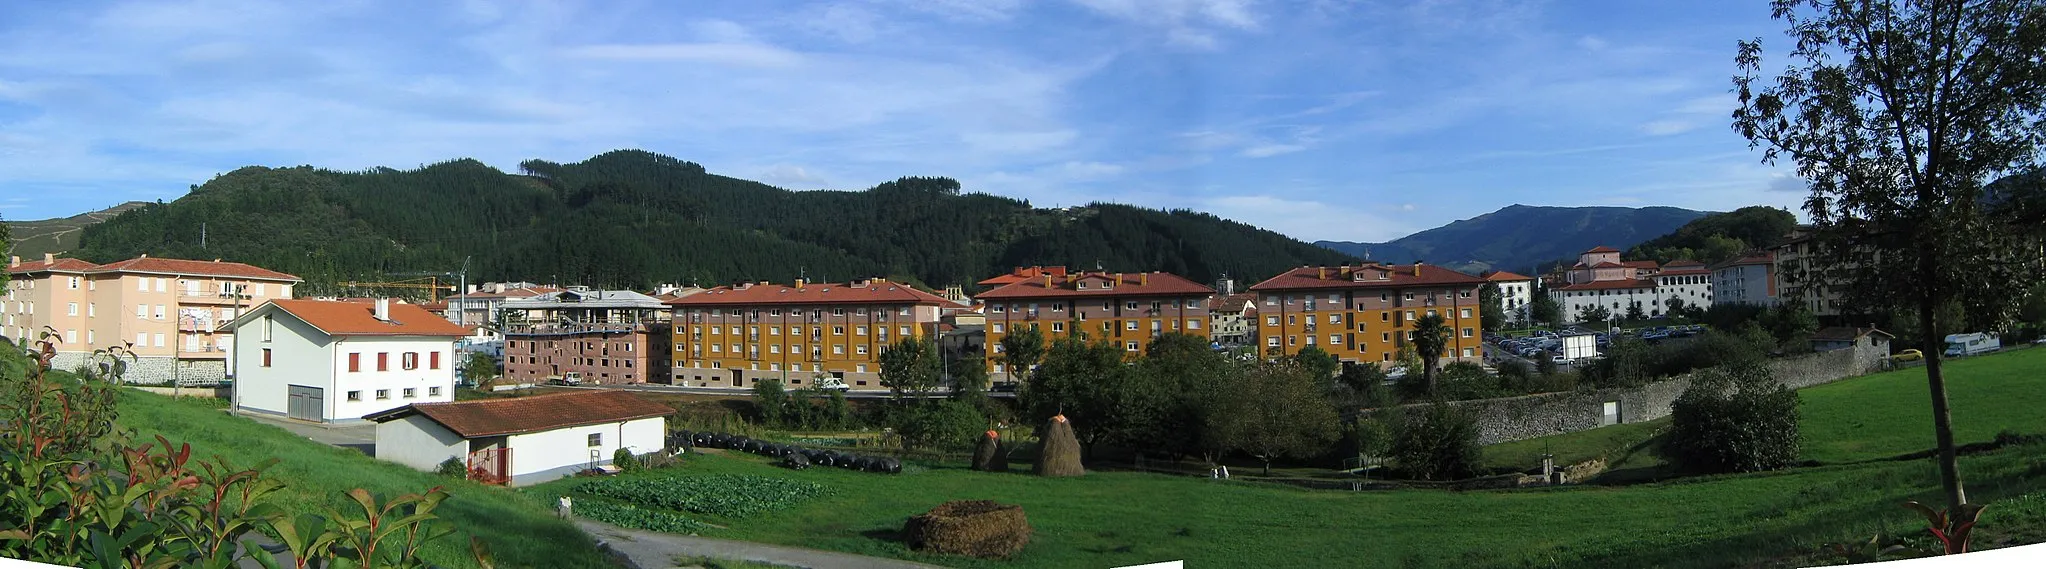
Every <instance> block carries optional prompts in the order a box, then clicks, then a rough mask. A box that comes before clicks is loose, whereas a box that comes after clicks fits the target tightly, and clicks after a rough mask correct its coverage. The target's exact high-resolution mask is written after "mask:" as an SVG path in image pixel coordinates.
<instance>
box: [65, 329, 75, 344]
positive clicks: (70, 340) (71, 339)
mask: <svg viewBox="0 0 2046 569" xmlns="http://www.w3.org/2000/svg"><path fill="white" fill-rule="evenodd" d="M64 343H66V344H76V343H78V331H77V330H65V331H64Z"/></svg>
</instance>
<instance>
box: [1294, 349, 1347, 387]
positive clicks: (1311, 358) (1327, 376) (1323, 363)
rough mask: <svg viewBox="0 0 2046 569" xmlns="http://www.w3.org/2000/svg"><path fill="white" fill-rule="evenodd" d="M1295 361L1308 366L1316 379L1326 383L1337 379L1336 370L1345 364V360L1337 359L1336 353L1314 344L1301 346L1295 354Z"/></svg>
mask: <svg viewBox="0 0 2046 569" xmlns="http://www.w3.org/2000/svg"><path fill="white" fill-rule="evenodd" d="M1293 361H1295V362H1298V363H1299V364H1300V367H1302V368H1306V369H1307V371H1308V372H1310V373H1312V374H1313V375H1314V377H1315V378H1316V379H1319V380H1321V381H1322V382H1324V383H1326V382H1328V381H1329V380H1333V379H1335V376H1336V372H1337V371H1339V370H1340V369H1341V368H1342V365H1343V361H1342V360H1339V359H1336V356H1335V355H1334V354H1330V353H1328V352H1326V351H1323V350H1322V349H1321V347H1320V346H1312V345H1310V346H1307V347H1304V348H1300V351H1299V352H1298V353H1295V354H1293Z"/></svg>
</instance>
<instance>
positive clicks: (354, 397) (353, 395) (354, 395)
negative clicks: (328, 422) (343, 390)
mask: <svg viewBox="0 0 2046 569" xmlns="http://www.w3.org/2000/svg"><path fill="white" fill-rule="evenodd" d="M348 400H349V401H361V400H362V392H360V391H350V392H348Z"/></svg>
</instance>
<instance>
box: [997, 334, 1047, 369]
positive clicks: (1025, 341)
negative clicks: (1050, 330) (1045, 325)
mask: <svg viewBox="0 0 2046 569" xmlns="http://www.w3.org/2000/svg"><path fill="white" fill-rule="evenodd" d="M1001 345H1002V369H1005V370H1008V374H1009V380H1010V381H1012V382H1015V381H1027V380H1029V379H1030V373H1031V372H1030V370H1032V369H1035V368H1036V367H1037V364H1038V362H1039V361H1042V360H1043V359H1044V332H1043V331H1042V330H1038V329H1037V325H1036V324H1031V325H1029V326H1024V327H1022V328H1020V329H1011V330H1010V331H1009V334H1008V335H1005V336H1002V341H1001Z"/></svg>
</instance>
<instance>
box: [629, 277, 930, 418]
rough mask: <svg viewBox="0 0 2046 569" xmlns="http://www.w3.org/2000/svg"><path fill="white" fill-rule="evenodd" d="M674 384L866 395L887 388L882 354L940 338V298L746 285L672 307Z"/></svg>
mask: <svg viewBox="0 0 2046 569" xmlns="http://www.w3.org/2000/svg"><path fill="white" fill-rule="evenodd" d="M668 306H669V307H670V308H672V309H673V310H674V321H673V330H674V340H673V344H674V362H675V363H674V368H673V374H674V376H675V383H676V384H677V385H691V386H703V387H751V386H753V385H755V384H758V383H759V382H760V381H762V380H770V379H771V380H775V381H779V382H781V383H782V385H785V386H788V387H790V388H797V389H800V388H805V387H811V386H815V385H817V380H818V379H820V378H821V377H832V378H836V379H838V380H841V381H844V382H845V385H846V386H847V387H850V388H852V389H859V390H882V389H887V387H886V386H884V385H881V360H880V358H881V354H882V352H885V351H886V350H887V348H888V346H889V345H890V344H893V343H895V342H898V341H901V340H902V339H904V338H931V337H933V336H934V335H936V334H937V333H938V319H939V313H940V309H941V308H942V307H948V306H956V305H954V304H953V303H952V302H951V301H948V300H945V299H944V298H943V297H940V296H937V295H935V294H931V293H929V292H925V291H922V290H918V289H917V288H916V287H913V286H910V285H908V284H903V283H896V282H890V281H888V280H887V279H883V278H878V277H877V278H871V279H863V280H856V281H851V282H846V283H811V282H806V281H803V280H801V279H798V280H797V281H796V282H795V284H791V285H780V284H774V283H742V284H738V285H733V286H720V287H716V288H712V289H708V290H705V291H703V292H701V293H698V294H693V295H689V296H686V297H682V298H678V299H674V300H670V301H668Z"/></svg>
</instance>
